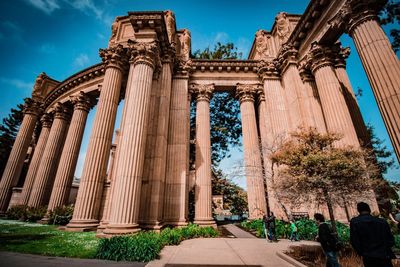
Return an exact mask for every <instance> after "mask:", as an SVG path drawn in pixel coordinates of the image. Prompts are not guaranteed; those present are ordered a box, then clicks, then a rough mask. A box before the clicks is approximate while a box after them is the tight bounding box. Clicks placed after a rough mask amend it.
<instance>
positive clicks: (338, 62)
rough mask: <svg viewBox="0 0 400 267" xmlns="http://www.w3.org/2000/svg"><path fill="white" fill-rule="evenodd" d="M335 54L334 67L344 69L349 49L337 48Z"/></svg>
mask: <svg viewBox="0 0 400 267" xmlns="http://www.w3.org/2000/svg"><path fill="white" fill-rule="evenodd" d="M338 50H339V51H337V53H335V55H336V57H335V67H336V68H338V67H341V68H346V60H347V58H348V57H349V55H350V47H339V49H338Z"/></svg>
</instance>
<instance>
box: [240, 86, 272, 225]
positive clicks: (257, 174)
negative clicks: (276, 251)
mask: <svg viewBox="0 0 400 267" xmlns="http://www.w3.org/2000/svg"><path fill="white" fill-rule="evenodd" d="M257 89H258V85H252V84H237V87H236V96H237V97H238V98H239V101H240V113H241V117H242V131H243V148H244V163H245V173H246V182H247V198H248V204H249V218H250V219H259V218H262V216H264V215H265V214H266V212H267V206H266V201H265V193H266V192H265V187H264V177H263V171H262V162H261V152H260V144H259V137H258V133H257V122H256V112H255V108H254V100H255V99H254V95H255V94H256V93H257Z"/></svg>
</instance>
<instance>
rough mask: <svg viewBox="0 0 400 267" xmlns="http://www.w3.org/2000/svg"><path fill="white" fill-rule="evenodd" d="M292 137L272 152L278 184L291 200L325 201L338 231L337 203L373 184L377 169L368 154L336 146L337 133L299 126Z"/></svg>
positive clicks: (296, 201) (334, 226)
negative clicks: (277, 174)
mask: <svg viewBox="0 0 400 267" xmlns="http://www.w3.org/2000/svg"><path fill="white" fill-rule="evenodd" d="M291 137H292V138H290V139H288V140H287V141H285V142H284V143H283V144H282V145H281V146H280V147H279V148H278V150H277V151H275V152H274V153H273V154H272V155H271V160H272V161H273V163H274V164H278V165H280V168H279V175H280V177H279V179H277V181H276V182H275V185H276V186H277V187H278V188H279V189H280V190H282V191H283V192H285V193H286V194H285V197H286V198H287V199H289V200H291V202H292V203H304V202H305V201H307V202H308V201H310V200H314V201H316V202H317V203H319V204H325V205H326V206H327V208H328V211H329V216H330V219H331V221H332V228H333V230H334V231H335V232H336V224H335V216H334V213H333V206H334V204H339V205H343V202H342V199H343V196H345V197H346V199H347V200H350V199H351V196H354V197H356V196H357V197H359V196H361V195H362V194H363V193H364V192H366V190H369V189H370V188H371V187H370V185H371V181H370V180H371V179H370V178H369V175H370V174H371V173H373V172H375V171H376V170H374V166H372V165H369V164H368V163H367V162H368V161H366V160H365V159H366V158H368V156H369V154H368V153H366V152H365V151H364V150H361V149H354V148H352V147H336V146H335V145H334V143H335V142H336V141H338V140H340V138H339V136H338V135H336V134H332V133H327V134H321V133H318V132H316V131H315V130H314V129H300V130H299V131H297V132H295V133H293V134H291Z"/></svg>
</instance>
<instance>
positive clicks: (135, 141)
mask: <svg viewBox="0 0 400 267" xmlns="http://www.w3.org/2000/svg"><path fill="white" fill-rule="evenodd" d="M130 49H131V60H130V62H131V66H130V70H129V76H128V84H127V92H126V95H125V104H124V105H125V106H126V108H124V113H123V114H122V116H123V117H124V125H123V126H122V134H121V142H120V146H121V147H120V149H121V150H120V155H119V156H120V159H121V160H119V161H118V163H117V175H116V179H115V192H114V194H113V199H112V208H111V218H110V223H109V224H108V225H107V228H106V229H105V230H104V233H105V234H125V233H134V232H137V231H139V230H140V228H139V225H138V215H139V208H140V191H141V183H142V175H143V165H144V156H145V147H146V134H147V132H146V131H147V122H148V119H149V112H148V111H149V106H150V105H149V104H150V94H151V88H152V78H153V72H154V69H155V67H156V66H157V64H158V61H159V59H158V60H157V57H158V53H159V51H158V46H157V44H156V43H155V42H151V43H139V42H133V43H130Z"/></svg>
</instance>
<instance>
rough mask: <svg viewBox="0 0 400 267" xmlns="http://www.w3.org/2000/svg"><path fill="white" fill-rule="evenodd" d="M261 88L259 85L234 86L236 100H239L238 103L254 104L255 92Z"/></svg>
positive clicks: (239, 84)
mask: <svg viewBox="0 0 400 267" xmlns="http://www.w3.org/2000/svg"><path fill="white" fill-rule="evenodd" d="M259 88H261V85H260V84H258V83H257V84H241V83H238V84H236V98H238V99H239V101H240V103H243V102H246V101H250V102H254V100H255V95H256V93H257V90H259Z"/></svg>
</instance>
